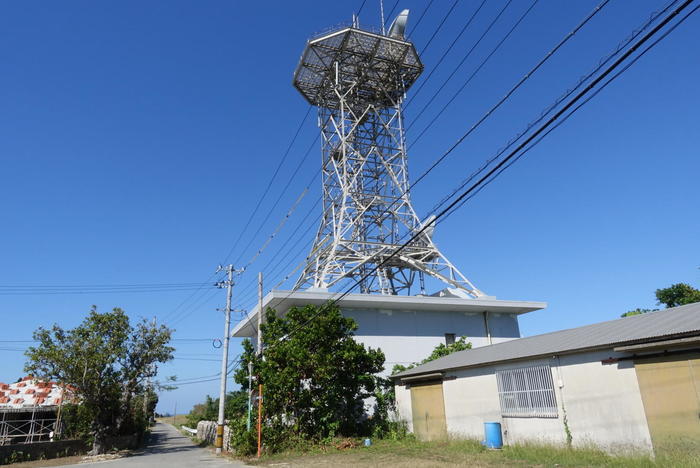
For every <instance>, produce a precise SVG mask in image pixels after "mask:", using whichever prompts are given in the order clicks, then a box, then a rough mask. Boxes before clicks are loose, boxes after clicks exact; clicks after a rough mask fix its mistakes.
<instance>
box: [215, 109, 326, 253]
mask: <svg viewBox="0 0 700 468" xmlns="http://www.w3.org/2000/svg"><path fill="white" fill-rule="evenodd" d="M312 108H313V106H311V105H309V107H308V108H307V109H306V113H305V114H304V117H303V118H302V119H301V122H300V123H299V126H298V127H297V130H296V132H295V133H294V136H293V137H292V140H291V141H290V142H289V145H287V149H286V150H285V152H284V154H283V155H282V159H280V162H279V163H278V164H277V167H276V168H275V171H274V172H273V173H272V176H271V177H270V180H269V181H268V183H267V187H266V188H265V189H264V190H263V193H262V194H261V195H260V197H259V198H258V202H257V203H256V204H255V208H253V211H251V213H250V216H249V217H248V220H247V221H246V222H245V224H244V225H243V229H241V232H240V234H239V235H238V238H237V239H236V241H235V242H234V243H233V246H232V247H231V249H230V250H229V252H228V253H227V254H226V256H225V257H224V260H223V261H222V262H221V264H225V263H226V262H227V261H228V259H229V258H230V257H231V255H232V254H233V252H234V251H235V250H236V249H237V248H238V243H239V242H240V241H241V238H242V237H243V235H244V234H245V232H246V231H247V229H248V227H249V226H250V223H251V222H252V221H253V218H254V217H255V215H256V214H257V212H258V209H259V208H260V205H261V204H262V202H263V200H265V198H266V197H267V194H268V193H270V188H271V187H272V184H273V182H274V181H275V179H276V178H277V174H279V172H280V169H282V166H283V165H284V162H285V161H286V160H287V156H289V152H290V151H291V149H292V146H294V143H295V142H296V140H297V137H298V136H299V133H300V132H301V130H302V128H304V123H306V119H307V118H308V117H309V115H310V114H311V109H312Z"/></svg>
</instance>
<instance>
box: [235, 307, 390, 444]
mask: <svg viewBox="0 0 700 468" xmlns="http://www.w3.org/2000/svg"><path fill="white" fill-rule="evenodd" d="M356 329H357V323H355V321H354V320H353V319H351V318H347V317H343V315H342V314H341V313H340V310H339V309H338V307H337V306H334V305H324V306H321V307H315V306H306V307H303V308H292V309H291V310H290V311H289V312H288V313H287V315H286V316H285V317H278V316H277V314H276V313H275V311H273V310H271V309H268V310H267V313H266V320H265V323H264V324H263V325H262V326H261V332H262V338H263V343H265V344H266V347H265V352H264V359H261V358H260V356H259V355H257V354H256V353H255V350H254V349H253V345H252V343H251V342H250V341H249V340H245V341H244V342H243V349H244V351H243V354H242V357H241V360H240V365H239V368H238V370H237V372H236V375H235V380H236V382H238V383H239V384H240V385H241V387H242V388H243V390H247V389H248V362H252V366H253V375H254V376H255V378H256V386H257V383H258V382H259V383H262V384H263V385H264V391H263V394H264V415H265V433H266V437H265V440H266V446H267V447H268V449H270V450H275V449H279V448H282V447H283V446H284V444H285V443H288V442H289V441H290V440H291V439H296V438H300V437H301V438H304V439H307V440H320V439H323V438H326V437H332V436H337V435H344V436H352V435H358V434H359V433H360V432H361V431H362V424H363V420H364V419H365V409H364V402H365V399H367V398H369V397H371V396H372V395H373V393H374V390H375V385H376V377H375V374H377V373H379V372H381V371H382V370H383V368H384V353H382V352H381V351H380V350H374V349H371V348H370V349H367V348H365V347H364V345H362V344H360V343H358V342H357V341H355V340H354V339H353V335H354V332H355V330H356Z"/></svg>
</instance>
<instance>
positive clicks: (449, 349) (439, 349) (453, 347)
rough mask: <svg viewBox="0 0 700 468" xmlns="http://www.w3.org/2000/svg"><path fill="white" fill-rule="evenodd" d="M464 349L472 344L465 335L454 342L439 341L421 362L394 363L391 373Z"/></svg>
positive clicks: (469, 347)
mask: <svg viewBox="0 0 700 468" xmlns="http://www.w3.org/2000/svg"><path fill="white" fill-rule="evenodd" d="M465 349H472V344H471V342H469V341H467V337H466V336H461V337H459V338H458V339H457V340H455V342H454V343H450V344H442V343H440V344H439V345H437V346H436V347H435V348H434V349H433V352H431V353H430V355H429V356H428V357H427V358H425V359H423V360H422V361H421V362H414V363H413V364H409V365H408V366H403V365H401V364H396V365H395V366H394V368H393V369H392V371H391V373H392V374H398V373H399V372H403V371H405V370H408V369H413V368H414V367H416V366H419V365H421V364H425V363H426V362H430V361H434V360H436V359H439V358H441V357H443V356H447V355H448V354H452V353H456V352H457V351H464V350H465Z"/></svg>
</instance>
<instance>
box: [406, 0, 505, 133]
mask: <svg viewBox="0 0 700 468" xmlns="http://www.w3.org/2000/svg"><path fill="white" fill-rule="evenodd" d="M511 3H513V0H508V1H507V2H506V4H505V5H504V6H503V8H501V9H500V10H499V12H498V14H497V15H496V17H495V18H494V19H493V20H491V23H489V25H488V27H487V28H486V30H485V31H484V32H483V33H482V34H481V36H479V39H477V40H476V42H474V44H472V46H471V47H470V48H469V50H468V51H467V53H466V54H464V56H463V57H462V59H461V60H460V61H459V63H458V64H457V66H456V67H454V69H453V70H452V72H451V73H450V74H449V75H448V77H447V78H446V79H445V80H444V81H443V82H442V84H441V85H440V86H439V87H438V89H437V90H436V91H435V92H434V93H433V95H432V96H430V98H429V99H428V101H427V102H426V104H425V105H424V106H423V108H422V109H421V110H420V112H418V114H417V115H416V116H415V117H414V118H413V122H412V123H411V125H409V126H408V127H406V130H408V129H409V128H411V127H412V126H413V124H414V123H415V122H416V121H417V120H418V119H419V118H420V116H421V115H422V114H423V112H425V110H426V109H427V108H428V106H429V105H430V104H432V103H433V101H435V98H436V97H437V96H438V94H440V93H441V92H442V90H443V89H445V86H447V83H449V82H450V80H452V78H453V77H454V76H455V74H456V73H457V72H458V71H459V69H460V68H462V65H464V62H466V61H467V59H468V58H469V57H470V56H471V54H472V52H474V50H476V48H477V47H478V46H479V44H481V41H482V40H484V37H486V35H487V34H488V33H489V32H490V31H491V29H492V28H493V27H494V25H495V24H496V23H497V22H498V20H499V19H500V17H501V16H503V13H505V11H506V10H507V9H508V7H509V6H510V5H511Z"/></svg>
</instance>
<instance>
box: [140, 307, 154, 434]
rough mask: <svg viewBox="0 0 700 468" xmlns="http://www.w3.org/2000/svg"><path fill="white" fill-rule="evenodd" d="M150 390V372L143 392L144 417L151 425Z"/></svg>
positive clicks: (147, 423)
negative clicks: (149, 412) (149, 410)
mask: <svg viewBox="0 0 700 468" xmlns="http://www.w3.org/2000/svg"><path fill="white" fill-rule="evenodd" d="M155 328H156V317H155V316H153V329H154V330H155ZM153 366H155V364H153V363H151V364H149V366H148V367H149V371H151V370H153ZM150 391H151V376H150V374H149V375H148V377H147V378H146V391H145V392H144V394H143V417H144V418H145V419H146V426H150V425H151V417H150V416H149V414H148V397H149V394H148V392H150Z"/></svg>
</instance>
